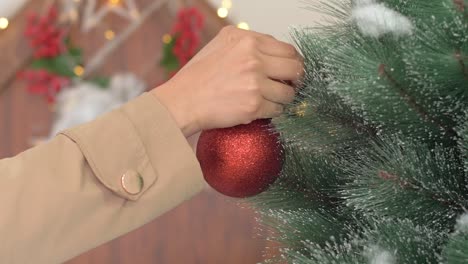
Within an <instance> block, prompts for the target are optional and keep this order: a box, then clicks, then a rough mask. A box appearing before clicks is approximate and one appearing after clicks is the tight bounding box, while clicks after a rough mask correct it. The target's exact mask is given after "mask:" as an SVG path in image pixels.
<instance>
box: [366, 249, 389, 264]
mask: <svg viewBox="0 0 468 264" xmlns="http://www.w3.org/2000/svg"><path fill="white" fill-rule="evenodd" d="M367 257H368V260H369V264H395V263H396V260H395V256H394V255H393V254H392V253H391V252H389V251H388V250H384V249H382V248H380V247H377V246H372V247H371V248H370V250H369V252H368V255H367Z"/></svg>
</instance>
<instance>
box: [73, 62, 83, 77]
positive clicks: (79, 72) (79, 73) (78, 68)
mask: <svg viewBox="0 0 468 264" xmlns="http://www.w3.org/2000/svg"><path fill="white" fill-rule="evenodd" d="M84 71H85V69H84V68H83V66H80V65H78V66H75V68H74V69H73V72H74V73H75V75H76V76H78V77H81V76H83V74H84Z"/></svg>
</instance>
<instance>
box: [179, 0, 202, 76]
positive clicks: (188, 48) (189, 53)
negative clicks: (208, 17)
mask: <svg viewBox="0 0 468 264" xmlns="http://www.w3.org/2000/svg"><path fill="white" fill-rule="evenodd" d="M203 25H204V18H203V16H202V14H201V13H200V12H199V11H198V10H197V9H196V8H195V7H191V8H184V9H181V10H180V11H179V12H178V14H177V23H176V24H175V25H174V27H173V28H172V32H171V35H173V36H175V37H176V43H175V46H174V49H173V52H174V55H175V56H176V57H177V58H178V60H179V63H180V67H183V66H184V65H185V64H186V63H187V62H188V61H189V60H190V58H192V57H193V56H194V55H195V53H196V50H197V48H198V46H199V45H200V42H201V41H200V36H199V31H200V29H202V28H203Z"/></svg>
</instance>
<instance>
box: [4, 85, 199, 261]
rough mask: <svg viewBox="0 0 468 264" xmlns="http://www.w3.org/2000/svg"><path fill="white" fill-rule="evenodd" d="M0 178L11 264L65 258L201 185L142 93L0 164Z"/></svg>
mask: <svg viewBox="0 0 468 264" xmlns="http://www.w3.org/2000/svg"><path fill="white" fill-rule="evenodd" d="M0 172H1V175H0V179H1V189H0V190H1V191H0V236H1V241H0V263H9V264H16V263H60V262H63V261H65V260H68V259H70V258H73V257H74V256H77V255H79V254H80V253H83V252H85V251H88V250H89V249H92V248H95V247H96V246H98V245H100V244H103V243H105V242H107V241H110V240H112V239H114V238H116V237H118V236H120V235H123V234H125V233H127V232H129V231H131V230H133V229H136V228H138V227H140V226H142V225H144V224H146V223H148V222H150V221H151V220H153V219H154V218H156V217H157V216H159V215H161V214H163V213H164V212H166V211H168V210H170V209H171V208H173V207H175V206H177V205H178V204H180V203H181V202H183V201H184V200H187V199H189V198H190V197H192V196H193V195H195V194H196V193H198V192H199V191H200V190H202V189H203V187H204V185H205V183H204V181H203V175H202V172H201V169H200V165H199V163H198V161H197V159H196V156H195V153H194V151H193V150H192V148H191V147H190V145H189V144H188V142H187V140H186V138H185V137H184V135H183V134H182V132H181V131H180V130H179V128H178V126H177V124H176V123H175V121H174V119H172V116H171V115H170V113H169V112H168V110H167V109H166V108H165V107H164V106H163V105H162V104H161V103H160V102H159V101H158V100H157V99H156V98H155V97H154V96H153V95H151V94H148V93H146V94H144V95H142V96H140V97H138V98H137V99H135V100H133V101H131V102H129V103H127V104H126V105H124V106H123V107H121V108H119V109H117V110H114V111H112V112H110V113H108V114H106V115H104V116H102V117H100V118H98V119H97V120H95V121H93V122H90V123H87V124H84V125H81V126H78V127H75V128H73V129H70V130H68V131H65V132H63V133H61V134H59V135H58V136H57V137H56V138H54V139H53V140H51V141H50V142H49V143H46V144H43V145H41V146H38V147H36V148H33V149H30V150H28V151H26V152H24V153H21V154H20V155H18V156H16V157H13V158H9V159H4V160H0ZM154 235H157V234H154Z"/></svg>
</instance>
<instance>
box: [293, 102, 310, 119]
mask: <svg viewBox="0 0 468 264" xmlns="http://www.w3.org/2000/svg"><path fill="white" fill-rule="evenodd" d="M308 107H309V103H308V102H306V101H303V102H301V103H300V104H299V105H298V106H296V107H295V109H294V113H295V114H296V115H297V116H299V117H304V116H305V114H306V111H307V108H308Z"/></svg>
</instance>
